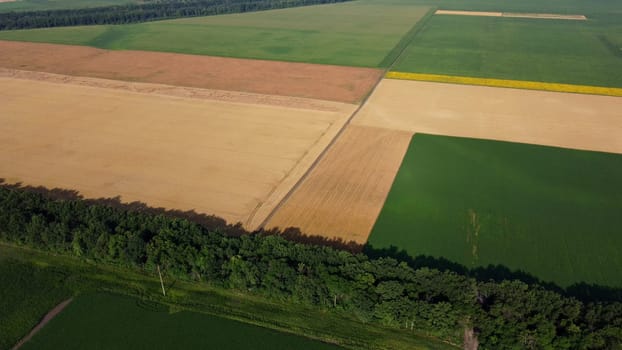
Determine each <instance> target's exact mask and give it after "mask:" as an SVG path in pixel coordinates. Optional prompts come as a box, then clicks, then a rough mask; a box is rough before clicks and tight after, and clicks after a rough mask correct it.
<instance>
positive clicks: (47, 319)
mask: <svg viewBox="0 0 622 350" xmlns="http://www.w3.org/2000/svg"><path fill="white" fill-rule="evenodd" d="M72 301H73V298H70V299H67V300H65V301H63V302H62V303H60V304H58V305H56V306H55V307H54V308H53V309H52V310H50V311H49V312H48V313H47V314H45V316H43V318H42V319H41V321H40V322H39V323H38V324H37V325H36V326H35V328H33V329H32V330H31V331H30V333H28V335H27V336H25V337H24V338H22V339H21V340H20V341H19V342H18V343H17V344H15V346H14V347H13V348H12V350H18V349H19V348H21V347H22V346H23V345H24V344H26V342H28V341H29V340H30V339H32V337H34V336H35V334H37V332H39V331H40V330H41V329H42V328H43V327H45V325H46V324H48V323H49V322H50V321H52V319H53V318H54V317H56V315H58V314H60V313H61V312H62V311H63V310H64V309H65V308H66V307H67V306H68V305H69V304H70V303H71V302H72Z"/></svg>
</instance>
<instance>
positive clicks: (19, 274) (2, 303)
mask: <svg viewBox="0 0 622 350" xmlns="http://www.w3.org/2000/svg"><path fill="white" fill-rule="evenodd" d="M65 277H66V275H65V274H64V273H63V271H62V270H60V269H55V268H53V267H49V268H43V267H40V266H37V265H33V264H24V263H19V262H17V261H15V260H4V259H3V257H2V254H0V285H1V286H2V288H0V349H10V348H11V347H12V346H13V345H15V344H16V343H17V342H18V341H19V339H21V338H22V337H23V336H24V335H26V333H27V332H28V331H29V330H30V329H31V328H32V327H33V326H34V325H36V324H37V323H38V322H39V320H40V319H41V318H42V317H43V316H44V315H45V314H46V313H47V312H48V311H49V310H50V309H52V308H53V307H54V306H56V305H57V304H59V303H60V302H61V301H63V300H65V299H68V298H69V297H71V295H72V293H71V291H70V290H68V289H66V288H65V286H64V283H65Z"/></svg>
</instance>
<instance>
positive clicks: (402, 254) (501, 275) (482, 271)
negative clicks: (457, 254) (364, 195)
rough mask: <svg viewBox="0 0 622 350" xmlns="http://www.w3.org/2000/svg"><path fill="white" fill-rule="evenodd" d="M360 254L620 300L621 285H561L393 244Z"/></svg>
mask: <svg viewBox="0 0 622 350" xmlns="http://www.w3.org/2000/svg"><path fill="white" fill-rule="evenodd" d="M363 253H364V254H366V255H367V256H369V257H370V258H371V259H375V258H380V257H392V258H394V259H397V260H400V261H405V262H406V263H408V265H409V266H411V267H412V268H414V269H418V268H422V267H428V268H433V269H437V270H440V271H452V272H455V273H457V274H459V275H463V276H468V277H472V278H475V279H476V280H477V281H480V282H487V281H495V282H501V281H504V280H519V281H522V282H524V283H526V284H529V285H532V286H540V287H542V288H544V289H546V290H550V291H554V292H557V293H560V294H562V295H565V296H570V297H575V298H577V299H578V300H581V301H583V302H597V301H602V302H616V301H617V302H622V288H616V287H609V286H603V285H598V284H590V283H586V282H577V283H575V284H573V285H571V286H568V287H566V288H563V287H561V286H559V285H557V284H555V283H553V282H547V281H543V280H541V279H539V278H538V277H536V276H534V275H532V274H530V273H528V272H525V271H522V270H511V269H510V268H508V267H507V266H504V265H488V266H478V267H474V268H468V267H466V266H465V265H462V264H459V263H456V262H453V261H450V260H448V259H445V258H442V257H440V258H438V257H433V256H429V255H417V256H411V255H409V254H408V252H407V251H405V250H403V249H402V250H400V249H398V248H397V247H395V246H391V247H389V248H375V247H373V246H372V245H370V244H366V245H365V246H364V247H363Z"/></svg>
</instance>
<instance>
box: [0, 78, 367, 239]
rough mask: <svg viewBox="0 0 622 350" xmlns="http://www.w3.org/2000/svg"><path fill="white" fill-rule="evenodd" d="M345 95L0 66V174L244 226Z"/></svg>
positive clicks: (333, 127) (308, 158) (293, 176)
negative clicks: (275, 95) (297, 95)
mask: <svg viewBox="0 0 622 350" xmlns="http://www.w3.org/2000/svg"><path fill="white" fill-rule="evenodd" d="M343 106H344V108H343V109H342V110H340V111H338V112H326V111H317V110H310V109H300V108H288V107H281V106H268V105H258V104H245V103H234V102H222V101H213V100H202V99H192V98H182V97H171V96H163V95H155V94H146V93H136V92H131V91H125V90H116V89H106V88H101V87H91V86H81V85H74V84H58V83H50V82H44V81H36V80H28V79H16V78H7V77H0V125H2V127H1V128H0V178H4V179H5V181H6V182H7V183H17V182H22V183H23V184H24V185H34V186H44V187H47V188H65V189H74V190H77V191H79V192H80V193H81V194H82V195H83V196H85V197H86V198H102V197H114V196H120V197H121V200H122V201H123V202H133V201H140V202H144V203H146V204H147V205H150V206H154V207H163V208H168V209H179V210H195V211H196V212H198V213H206V214H214V215H218V216H221V217H223V218H225V219H226V220H228V221H229V222H231V223H235V222H242V223H244V224H245V226H246V227H247V228H249V229H254V228H255V227H256V225H259V223H261V222H262V221H263V220H264V219H265V217H266V216H267V215H268V214H269V213H270V212H271V211H272V209H273V207H274V206H276V204H277V203H279V202H280V201H281V199H282V198H283V197H284V196H285V195H286V194H287V193H288V192H289V190H290V189H291V188H292V186H293V185H294V184H295V183H296V182H297V181H298V180H299V178H300V177H301V176H302V174H304V173H305V172H306V170H307V169H308V167H309V166H310V165H311V164H312V163H313V162H314V161H315V159H316V158H317V156H318V155H319V154H320V153H321V152H322V150H323V149H324V148H325V147H326V145H327V144H328V143H329V142H330V141H331V140H332V139H333V138H334V136H335V135H336V134H337V132H338V131H339V130H340V129H341V127H342V125H343V123H344V122H345V121H346V120H347V118H348V117H349V116H350V114H351V113H352V112H353V110H354V109H355V108H356V106H354V105H346V104H344V105H343Z"/></svg>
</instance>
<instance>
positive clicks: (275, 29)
mask: <svg viewBox="0 0 622 350" xmlns="http://www.w3.org/2000/svg"><path fill="white" fill-rule="evenodd" d="M427 11H428V7H425V6H424V7H422V6H413V5H409V4H394V3H384V2H381V1H356V2H348V3H340V4H331V5H320V6H311V7H302V8H293V9H283V10H272V11H265V12H256V13H245V14H235V15H223V16H213V17H197V18H187V19H178V20H170V21H158V22H150V23H142V24H135V25H116V26H86V27H68V28H51V29H35V30H21V31H5V32H1V33H0V39H6V40H20V41H35V42H49V43H58V44H75V45H87V46H94V47H99V48H106V49H117V50H120V49H125V50H128V49H131V50H149V51H167V52H177V53H188V54H201V55H215V56H227V57H242V58H258V59H268V60H282V61H296V62H309V63H325V64H337V65H349V66H365V67H376V66H379V65H380V64H381V62H382V61H383V59H384V58H385V56H387V55H388V54H389V53H390V52H391V50H392V49H393V47H394V46H395V45H396V44H397V43H398V42H399V41H400V39H401V38H402V36H403V35H404V34H405V33H406V32H408V31H409V30H410V29H411V27H413V26H414V25H415V24H416V23H417V21H418V20H419V19H420V18H421V17H423V16H424V15H425V14H426V13H427Z"/></svg>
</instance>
